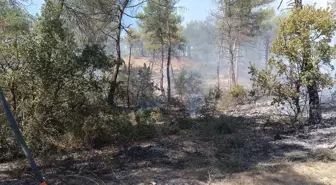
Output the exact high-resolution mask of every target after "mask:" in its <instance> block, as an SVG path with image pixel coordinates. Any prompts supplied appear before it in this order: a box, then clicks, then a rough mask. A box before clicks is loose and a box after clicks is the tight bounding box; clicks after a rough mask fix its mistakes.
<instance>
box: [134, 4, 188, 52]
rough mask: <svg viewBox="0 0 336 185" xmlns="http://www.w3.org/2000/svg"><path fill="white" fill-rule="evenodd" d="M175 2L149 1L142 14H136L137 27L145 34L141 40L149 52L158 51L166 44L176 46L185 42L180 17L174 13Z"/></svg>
mask: <svg viewBox="0 0 336 185" xmlns="http://www.w3.org/2000/svg"><path fill="white" fill-rule="evenodd" d="M176 2H177V1H175V0H173V1H168V0H153V1H149V2H147V3H146V5H145V6H144V7H143V12H142V13H140V14H138V18H139V26H140V28H141V29H142V32H143V33H145V35H144V37H143V38H144V39H145V40H146V47H147V48H148V49H149V50H152V49H159V48H161V47H162V46H163V45H167V44H168V43H171V44H173V45H175V46H178V45H179V44H180V43H181V42H185V38H184V37H182V27H181V22H182V17H181V16H180V15H178V14H177V13H176V7H175V5H176ZM175 48H176V47H175Z"/></svg>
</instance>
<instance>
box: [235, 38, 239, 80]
mask: <svg viewBox="0 0 336 185" xmlns="http://www.w3.org/2000/svg"><path fill="white" fill-rule="evenodd" d="M236 48H237V52H236V63H235V68H236V69H235V73H236V76H235V83H237V82H238V63H239V53H240V45H239V43H238V42H237V46H236Z"/></svg>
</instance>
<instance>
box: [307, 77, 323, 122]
mask: <svg viewBox="0 0 336 185" xmlns="http://www.w3.org/2000/svg"><path fill="white" fill-rule="evenodd" d="M307 89H308V94H309V122H310V124H311V125H317V124H319V123H320V122H321V119H322V116H321V108H320V99H319V94H318V91H317V85H316V82H314V83H313V84H312V85H309V86H308V87H307Z"/></svg>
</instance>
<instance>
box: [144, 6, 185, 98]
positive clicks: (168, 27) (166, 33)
mask: <svg viewBox="0 0 336 185" xmlns="http://www.w3.org/2000/svg"><path fill="white" fill-rule="evenodd" d="M176 3H177V1H176V0H153V1H149V2H147V4H146V6H145V7H144V9H143V13H141V14H139V15H138V17H139V18H140V21H139V24H140V27H141V28H142V29H143V31H144V33H146V37H145V38H148V39H147V43H148V44H149V45H154V46H157V45H160V47H161V69H160V73H161V79H160V89H161V91H162V93H164V87H163V77H164V75H163V67H164V59H165V53H166V52H167V65H166V67H167V68H166V69H167V70H166V71H167V84H168V87H167V100H168V102H170V99H171V84H170V65H171V57H172V54H173V50H174V48H176V46H177V45H178V44H179V43H181V42H184V41H185V39H184V38H183V37H182V36H181V26H180V24H181V21H182V20H181V17H180V16H179V15H177V13H176Z"/></svg>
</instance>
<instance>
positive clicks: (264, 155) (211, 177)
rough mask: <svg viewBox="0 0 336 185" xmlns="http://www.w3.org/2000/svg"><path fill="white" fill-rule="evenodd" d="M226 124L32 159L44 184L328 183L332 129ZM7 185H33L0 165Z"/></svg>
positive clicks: (251, 120) (247, 120)
mask: <svg viewBox="0 0 336 185" xmlns="http://www.w3.org/2000/svg"><path fill="white" fill-rule="evenodd" d="M255 107H256V109H258V110H260V108H258V107H257V106H255ZM248 111H252V112H253V110H251V109H248ZM255 111H256V110H255ZM238 112H240V113H241V111H238ZM245 115H247V113H246V114H245ZM229 119H230V120H232V121H233V122H235V123H237V124H241V126H240V127H239V130H237V131H235V132H233V133H229V134H228V133H226V134H219V133H215V132H214V133H205V132H204V130H203V131H202V130H201V129H200V130H195V129H189V130H183V131H180V132H179V133H177V134H171V135H163V134H162V135H161V136H158V137H156V138H155V139H151V140H147V141H142V142H137V143H134V144H132V145H129V146H124V147H119V148H117V147H112V146H109V147H105V148H102V149H100V150H88V151H81V152H73V153H69V154H67V155H64V156H62V157H57V156H47V157H44V160H43V162H41V161H42V160H38V161H39V164H40V166H41V170H42V173H43V174H44V176H45V179H47V181H48V182H49V184H70V185H72V184H73V185H79V184H88V185H90V184H99V185H105V184H106V185H112V184H132V185H149V184H156V185H210V184H211V185H243V184H244V185H245V184H246V185H270V184H276V185H294V184H295V185H297V184H299V185H300V184H302V185H309V184H310V185H329V184H330V185H331V184H336V173H335V172H336V155H335V151H334V150H333V149H330V148H331V147H332V146H333V145H334V142H335V141H336V127H335V126H334V125H332V124H329V126H326V127H324V128H319V129H313V130H310V131H309V132H308V133H306V134H304V135H302V134H297V133H288V132H286V133H281V132H280V134H279V136H280V138H276V137H275V135H276V134H277V133H279V130H278V129H277V126H274V125H271V124H268V125H262V124H266V123H265V122H260V121H258V120H260V118H255V117H253V115H250V116H245V117H237V116H235V115H234V114H233V113H232V115H230V116H229ZM195 121H196V122H197V120H195ZM274 124H276V123H274ZM265 127H268V129H265ZM199 128H201V127H199ZM204 128H205V127H204ZM10 184H11V185H20V184H25V185H30V184H31V185H33V184H38V183H37V182H35V181H34V177H33V176H32V175H31V173H30V169H29V167H28V166H27V163H26V161H25V160H19V161H15V162H11V163H5V164H0V185H10Z"/></svg>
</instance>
